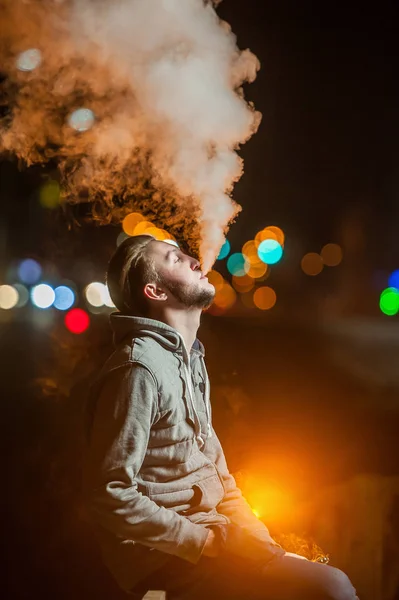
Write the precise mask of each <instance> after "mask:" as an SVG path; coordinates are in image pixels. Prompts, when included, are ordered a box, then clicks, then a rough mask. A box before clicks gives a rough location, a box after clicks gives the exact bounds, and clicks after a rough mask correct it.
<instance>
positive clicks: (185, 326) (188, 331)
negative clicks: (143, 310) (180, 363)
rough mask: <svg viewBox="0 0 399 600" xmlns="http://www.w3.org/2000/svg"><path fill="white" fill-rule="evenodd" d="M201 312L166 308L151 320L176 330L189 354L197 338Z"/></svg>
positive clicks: (199, 310) (198, 310)
mask: <svg viewBox="0 0 399 600" xmlns="http://www.w3.org/2000/svg"><path fill="white" fill-rule="evenodd" d="M201 314H202V310H201V309H198V308H193V309H184V310H176V309H172V308H166V309H165V310H162V311H161V313H160V314H157V315H156V314H153V315H151V318H153V319H156V320H157V321H161V322H162V323H166V325H170V327H173V328H174V329H176V331H177V332H178V333H180V335H181V336H182V338H183V341H184V345H185V346H186V348H187V351H188V352H189V353H190V350H191V347H192V345H193V344H194V341H195V338H196V337H197V331H198V328H199V326H200V320H201Z"/></svg>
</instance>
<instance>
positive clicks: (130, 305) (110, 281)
mask: <svg viewBox="0 0 399 600" xmlns="http://www.w3.org/2000/svg"><path fill="white" fill-rule="evenodd" d="M154 240H155V238H154V237H153V236H151V235H137V236H133V237H129V238H127V239H126V240H125V241H124V242H122V243H121V244H120V245H119V246H118V248H117V249H116V251H115V252H114V254H113V255H112V257H111V260H110V262H109V265H108V270H107V285H108V289H109V293H110V296H111V298H112V301H113V303H114V304H115V306H116V308H117V309H118V310H119V311H120V312H121V313H124V314H128V315H136V316H142V317H144V316H146V313H147V312H148V304H147V301H146V297H145V295H144V287H145V285H146V284H147V283H150V282H154V283H156V282H158V279H159V278H158V274H157V273H156V271H155V268H154V264H153V261H152V260H151V259H149V257H148V254H147V250H148V245H149V243H150V242H153V241H154Z"/></svg>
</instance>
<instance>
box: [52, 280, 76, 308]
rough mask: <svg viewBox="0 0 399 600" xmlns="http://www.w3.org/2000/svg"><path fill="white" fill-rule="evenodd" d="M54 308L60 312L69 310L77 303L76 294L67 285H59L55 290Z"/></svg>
mask: <svg viewBox="0 0 399 600" xmlns="http://www.w3.org/2000/svg"><path fill="white" fill-rule="evenodd" d="M54 294H55V300H54V306H55V308H57V309H58V310H68V309H69V308H71V306H73V304H74V302H75V294H74V293H73V291H72V290H71V288H69V287H67V286H66V285H59V286H58V287H56V288H55V290H54Z"/></svg>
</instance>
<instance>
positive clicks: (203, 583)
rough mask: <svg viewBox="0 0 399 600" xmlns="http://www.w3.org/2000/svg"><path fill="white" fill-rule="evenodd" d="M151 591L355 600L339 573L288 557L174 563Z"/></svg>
mask: <svg viewBox="0 0 399 600" xmlns="http://www.w3.org/2000/svg"><path fill="white" fill-rule="evenodd" d="M149 587H151V588H152V589H163V590H166V592H167V598H168V600H203V598H204V597H209V598H215V599H218V600H244V599H245V600H356V593H355V590H354V588H353V586H352V584H351V583H350V581H349V579H348V578H347V577H346V575H345V574H344V573H342V571H339V570H338V569H335V568H333V567H329V566H327V565H321V564H318V563H312V562H309V561H304V560H300V559H297V558H291V557H286V556H282V557H279V558H276V559H275V560H274V561H273V562H271V563H269V564H268V565H267V566H266V567H263V568H262V567H259V566H255V565H254V563H252V562H251V561H246V560H243V559H242V558H239V557H235V556H228V557H220V558H202V559H201V560H200V561H199V563H197V564H196V565H193V564H190V563H188V562H187V561H183V560H180V559H172V560H171V561H170V562H169V563H168V565H166V567H165V568H164V569H162V570H161V571H160V572H158V573H157V574H156V576H154V578H153V579H152V581H151V584H150V585H149Z"/></svg>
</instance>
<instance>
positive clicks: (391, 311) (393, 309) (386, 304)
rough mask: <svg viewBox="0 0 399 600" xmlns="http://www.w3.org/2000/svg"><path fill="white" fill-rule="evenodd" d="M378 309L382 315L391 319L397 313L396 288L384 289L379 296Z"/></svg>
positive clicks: (398, 303)
mask: <svg viewBox="0 0 399 600" xmlns="http://www.w3.org/2000/svg"><path fill="white" fill-rule="evenodd" d="M380 309H381V311H382V312H383V313H384V315H388V316H389V317H393V316H394V315H396V314H398V312H399V290H397V289H396V288H392V287H391V288H387V289H385V290H384V291H383V292H382V293H381V296H380Z"/></svg>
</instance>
